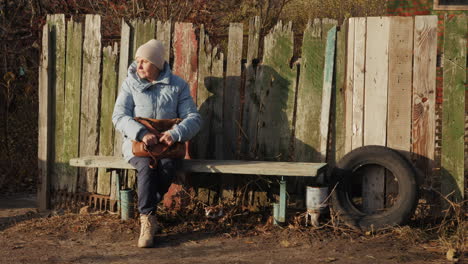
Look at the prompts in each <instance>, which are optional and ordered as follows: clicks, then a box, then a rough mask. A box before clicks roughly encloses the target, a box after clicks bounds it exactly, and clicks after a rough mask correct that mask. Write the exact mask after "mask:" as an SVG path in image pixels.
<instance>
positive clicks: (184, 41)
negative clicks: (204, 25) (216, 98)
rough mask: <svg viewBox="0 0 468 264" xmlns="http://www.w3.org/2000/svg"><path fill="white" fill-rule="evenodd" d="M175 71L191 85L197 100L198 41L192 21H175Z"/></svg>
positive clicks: (193, 95)
mask: <svg viewBox="0 0 468 264" xmlns="http://www.w3.org/2000/svg"><path fill="white" fill-rule="evenodd" d="M173 48H174V69H173V71H174V73H175V74H176V75H178V76H180V77H182V78H183V79H184V80H185V81H186V82H187V83H188V84H189V85H190V94H191V95H192V98H193V100H194V102H195V103H196V102H197V83H198V80H197V75H198V56H197V49H198V41H197V38H196V36H195V28H193V26H192V23H175V26H174V43H173Z"/></svg>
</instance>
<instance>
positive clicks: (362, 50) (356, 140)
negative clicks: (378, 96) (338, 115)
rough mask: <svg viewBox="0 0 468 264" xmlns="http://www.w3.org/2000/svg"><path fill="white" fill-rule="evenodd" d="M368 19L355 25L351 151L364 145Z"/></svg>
mask: <svg viewBox="0 0 468 264" xmlns="http://www.w3.org/2000/svg"><path fill="white" fill-rule="evenodd" d="M366 28H367V26H366V18H365V17H359V18H356V20H355V24H354V61H353V64H354V65H353V123H352V133H353V134H352V139H351V149H356V148H359V147H362V146H363V144H364V82H365V63H366V61H365V60H366V31H367V29H366Z"/></svg>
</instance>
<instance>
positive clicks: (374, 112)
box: [362, 17, 390, 213]
mask: <svg viewBox="0 0 468 264" xmlns="http://www.w3.org/2000/svg"><path fill="white" fill-rule="evenodd" d="M366 28H367V38H366V64H365V65H366V70H365V88H364V89H365V92H364V109H365V111H364V145H381V146H385V145H386V136H387V101H388V43H389V39H390V35H389V33H390V19H389V18H388V17H368V18H367V27H366ZM363 178H364V180H363V186H362V196H363V210H364V211H365V212H368V213H374V212H376V211H378V210H379V209H381V208H383V207H384V200H385V199H384V190H385V171H384V169H383V168H375V169H374V168H372V170H370V171H369V173H367V174H366V175H365V176H364V177H363Z"/></svg>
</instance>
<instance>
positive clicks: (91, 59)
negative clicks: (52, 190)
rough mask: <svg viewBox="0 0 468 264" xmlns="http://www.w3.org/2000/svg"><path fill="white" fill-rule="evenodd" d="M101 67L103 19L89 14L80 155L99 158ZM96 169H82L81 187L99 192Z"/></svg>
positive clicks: (86, 19) (84, 57)
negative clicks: (97, 156)
mask: <svg viewBox="0 0 468 264" xmlns="http://www.w3.org/2000/svg"><path fill="white" fill-rule="evenodd" d="M100 66H101V17H100V16H99V15H86V18H85V34H84V42H83V75H82V82H81V83H82V91H81V118H80V156H81V157H83V156H87V155H96V154H97V150H98V144H99V142H98V140H99V135H98V133H99V132H98V122H99V115H98V113H99V108H98V107H99V102H98V99H99V78H100V72H101V71H100ZM96 171H97V170H96V169H84V168H83V169H80V176H79V179H80V187H81V188H82V190H83V191H88V192H95V191H96Z"/></svg>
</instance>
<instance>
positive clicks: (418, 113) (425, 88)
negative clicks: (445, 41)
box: [412, 16, 437, 178]
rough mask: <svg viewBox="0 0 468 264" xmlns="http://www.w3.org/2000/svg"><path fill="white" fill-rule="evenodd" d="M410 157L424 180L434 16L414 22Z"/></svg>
mask: <svg viewBox="0 0 468 264" xmlns="http://www.w3.org/2000/svg"><path fill="white" fill-rule="evenodd" d="M413 39H414V48H413V54H414V55H413V56H414V57H413V96H412V97H413V99H412V104H413V106H412V153H413V160H414V161H415V164H416V166H417V168H418V169H419V170H421V172H422V173H423V175H425V176H426V177H429V178H430V177H431V176H432V174H433V172H432V171H433V168H434V148H435V103H436V102H435V99H436V80H435V79H436V61H437V16H417V17H415V19H414V38H413Z"/></svg>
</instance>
